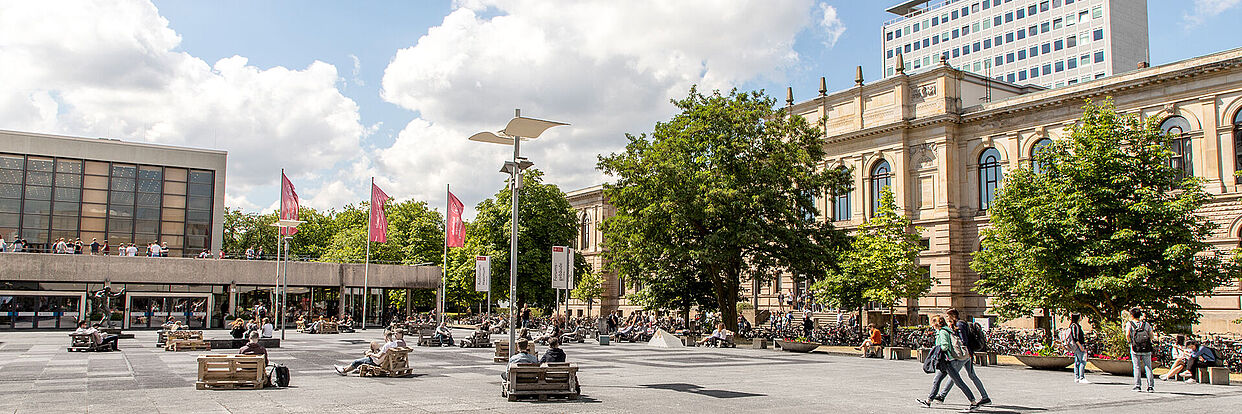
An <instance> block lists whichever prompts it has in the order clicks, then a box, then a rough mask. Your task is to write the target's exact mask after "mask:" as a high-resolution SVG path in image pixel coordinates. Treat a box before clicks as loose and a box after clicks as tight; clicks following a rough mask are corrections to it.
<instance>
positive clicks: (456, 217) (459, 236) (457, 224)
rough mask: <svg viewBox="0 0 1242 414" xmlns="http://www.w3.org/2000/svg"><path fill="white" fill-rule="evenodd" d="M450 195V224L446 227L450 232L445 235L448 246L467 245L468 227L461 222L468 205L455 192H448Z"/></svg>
mask: <svg viewBox="0 0 1242 414" xmlns="http://www.w3.org/2000/svg"><path fill="white" fill-rule="evenodd" d="M448 197H449V199H448V223H447V224H448V225H447V226H446V229H445V231H446V232H447V233H448V234H447V235H446V236H445V237H446V242H447V243H448V247H462V246H465V245H466V227H465V225H464V224H462V222H461V213H462V211H463V210H465V207H466V206H465V205H463V204H462V203H461V200H458V199H457V197H456V196H454V195H453V193H448Z"/></svg>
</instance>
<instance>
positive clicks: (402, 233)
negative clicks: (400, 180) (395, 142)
mask: <svg viewBox="0 0 1242 414" xmlns="http://www.w3.org/2000/svg"><path fill="white" fill-rule="evenodd" d="M370 208H371V207H370V206H369V205H368V204H367V203H365V202H364V203H360V204H356V205H349V206H346V207H345V208H344V209H343V210H342V211H341V212H339V213H335V214H334V215H333V217H332V218H333V220H332V221H333V222H334V227H335V228H336V229H338V230H337V231H336V233H334V234H333V235H332V236H330V238H329V243H328V245H327V246H325V247H324V248H323V249H321V250H320V252H321V254H320V255H319V256H318V257H319V260H322V261H330V262H338V263H362V262H363V260H364V259H365V258H366V247H367V215H368V211H369V209H370ZM384 213H385V216H386V217H387V218H388V241H386V242H384V243H371V263H386V264H418V263H429V264H433V265H439V264H441V262H443V261H444V259H443V254H444V216H443V215H441V214H440V212H438V211H436V210H432V209H430V208H428V207H427V203H426V202H422V201H414V200H406V201H401V202H388V203H387V204H385V205H384ZM304 225H305V224H303V226H304ZM298 227H299V228H300V227H301V226H298ZM298 234H299V235H300V234H301V232H300V231H299V232H298ZM294 237H295V238H294V246H296V245H297V236H294Z"/></svg>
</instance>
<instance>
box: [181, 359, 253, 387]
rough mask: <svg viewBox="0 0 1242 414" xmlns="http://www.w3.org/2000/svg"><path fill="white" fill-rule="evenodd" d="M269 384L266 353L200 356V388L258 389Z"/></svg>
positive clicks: (196, 384)
mask: <svg viewBox="0 0 1242 414" xmlns="http://www.w3.org/2000/svg"><path fill="white" fill-rule="evenodd" d="M265 384H267V357H266V356H264V355H203V356H200V357H198V382H196V383H195V388H197V389H200V390H207V389H212V390H231V389H251V390H257V389H260V388H263V386H264V385H265Z"/></svg>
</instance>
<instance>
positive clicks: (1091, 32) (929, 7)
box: [881, 0, 1148, 88]
mask: <svg viewBox="0 0 1242 414" xmlns="http://www.w3.org/2000/svg"><path fill="white" fill-rule="evenodd" d="M888 12H890V13H893V14H896V15H899V16H901V17H898V18H895V19H893V20H890V21H888V22H886V23H884V27H883V30H882V33H881V36H882V37H881V39H883V41H882V44H883V45H884V48H883V57H884V77H886V78H887V77H890V76H893V75H894V74H896V73H897V68H898V66H899V64H900V65H903V66H904V68H905V71H906V73H911V72H917V71H921V70H923V69H924V68H928V67H931V66H935V65H939V64H940V61H941V60H942V59H943V60H945V61H946V62H947V63H948V64H949V65H951V66H953V67H955V68H960V69H963V70H967V71H970V72H974V73H977V74H980V75H984V76H987V77H990V78H994V79H997V80H1003V81H1006V82H1010V83H1017V84H1031V85H1038V86H1043V87H1046V88H1056V87H1062V86H1066V85H1073V84H1077V83H1081V82H1085V81H1088V80H1092V79H1098V78H1102V77H1105V76H1110V75H1113V74H1116V73H1123V72H1128V71H1131V70H1134V69H1136V68H1137V67H1138V65H1139V64H1140V62H1147V61H1148V58H1147V56H1148V44H1147V2H1146V0H912V1H907V2H903V3H901V4H899V5H896V6H893V7H892V8H889V9H888Z"/></svg>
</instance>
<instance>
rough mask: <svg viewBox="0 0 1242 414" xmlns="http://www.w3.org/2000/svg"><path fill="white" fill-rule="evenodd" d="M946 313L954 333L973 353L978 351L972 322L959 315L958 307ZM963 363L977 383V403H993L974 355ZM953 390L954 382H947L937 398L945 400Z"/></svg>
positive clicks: (968, 373)
mask: <svg viewBox="0 0 1242 414" xmlns="http://www.w3.org/2000/svg"><path fill="white" fill-rule="evenodd" d="M945 315H947V316H948V317H949V326H951V327H953V328H952V329H953V334H954V335H957V336H958V338H961V339H962V343H963V344H966V348H967V349H968V350H969V351H970V352H971V353H973V352H975V351H977V350H978V349H976V348H978V347H979V345H977V344H975V343H973V342H971V339H970V337H971V335H970V324H968V323H966V321H963V320H961V318H960V317H959V316H958V313H957V309H949V310H948V312H945ZM976 342H977V341H976ZM961 364H963V367H965V368H966V375H969V376H970V380H971V381H972V382H974V383H975V388H976V389H978V390H979V401H978V402H977V403H976V404H975V405H987V404H991V403H992V399H991V398H988V390H986V389H984V388H983V381H980V380H979V375H976V374H975V361H974V358H973V357H972V358H966V359H965V360H963V361H962V362H961ZM951 390H953V382H949V383H948V384H946V385H945V387H944V391H941V392H940V395H939V396H936V397H935V399H936V400H939V401H940V402H944V398H945V397H947V396H948V395H949V391H951Z"/></svg>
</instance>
